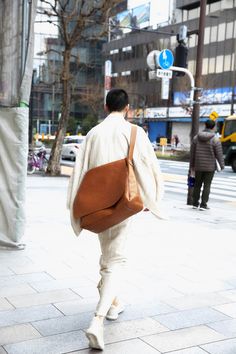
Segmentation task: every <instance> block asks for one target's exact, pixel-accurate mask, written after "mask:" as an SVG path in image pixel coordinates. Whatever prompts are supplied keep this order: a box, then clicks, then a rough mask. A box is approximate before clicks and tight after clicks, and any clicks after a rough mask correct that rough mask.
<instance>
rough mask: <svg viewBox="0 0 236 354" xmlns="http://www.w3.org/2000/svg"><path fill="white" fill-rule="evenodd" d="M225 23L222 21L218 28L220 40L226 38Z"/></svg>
mask: <svg viewBox="0 0 236 354" xmlns="http://www.w3.org/2000/svg"><path fill="white" fill-rule="evenodd" d="M225 27H226V26H225V23H220V24H219V28H218V42H221V41H224V40H225Z"/></svg>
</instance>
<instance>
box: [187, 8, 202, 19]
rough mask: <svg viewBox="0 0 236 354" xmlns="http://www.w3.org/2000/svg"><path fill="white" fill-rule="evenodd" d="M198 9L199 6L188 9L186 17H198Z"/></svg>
mask: <svg viewBox="0 0 236 354" xmlns="http://www.w3.org/2000/svg"><path fill="white" fill-rule="evenodd" d="M198 10H199V8H196V9H192V10H189V12H188V19H189V20H193V19H194V18H197V17H198Z"/></svg>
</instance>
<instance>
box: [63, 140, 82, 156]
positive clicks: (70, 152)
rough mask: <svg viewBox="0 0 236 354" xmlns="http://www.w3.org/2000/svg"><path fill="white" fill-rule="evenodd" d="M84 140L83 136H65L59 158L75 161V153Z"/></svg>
mask: <svg viewBox="0 0 236 354" xmlns="http://www.w3.org/2000/svg"><path fill="white" fill-rule="evenodd" d="M84 139H85V136H83V135H70V136H66V137H65V139H64V142H63V145H62V152H61V158H62V159H70V160H75V157H76V153H77V151H78V149H79V146H80V145H81V144H82V142H83V141H84Z"/></svg>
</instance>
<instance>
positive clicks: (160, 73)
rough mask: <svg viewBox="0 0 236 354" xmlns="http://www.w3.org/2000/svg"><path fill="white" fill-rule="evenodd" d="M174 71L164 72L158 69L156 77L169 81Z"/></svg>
mask: <svg viewBox="0 0 236 354" xmlns="http://www.w3.org/2000/svg"><path fill="white" fill-rule="evenodd" d="M172 74H173V72H172V70H162V69H157V72H156V76H157V77H166V78H168V79H171V78H172Z"/></svg>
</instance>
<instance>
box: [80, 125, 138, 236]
mask: <svg viewBox="0 0 236 354" xmlns="http://www.w3.org/2000/svg"><path fill="white" fill-rule="evenodd" d="M136 134H137V126H135V125H132V128H131V137H130V146H129V151H128V156H127V157H126V158H124V159H121V160H116V161H113V162H110V163H107V164H105V165H101V166H98V167H95V168H92V169H91V170H89V171H88V172H87V173H86V174H85V176H84V178H83V180H82V182H81V184H80V187H79V189H78V191H77V194H76V197H75V199H74V203H73V214H74V218H75V219H79V218H80V225H81V227H82V228H83V229H87V230H89V231H93V232H95V233H100V232H102V231H105V230H107V229H108V228H109V227H111V226H114V225H117V224H119V223H120V222H122V221H123V220H125V219H127V218H128V217H130V216H132V215H134V214H136V213H138V212H139V211H141V210H142V209H143V202H142V200H141V197H140V194H139V189H138V184H137V181H136V177H135V173H134V167H133V151H134V145H135V140H136Z"/></svg>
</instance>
